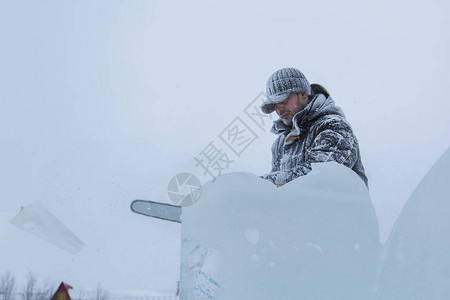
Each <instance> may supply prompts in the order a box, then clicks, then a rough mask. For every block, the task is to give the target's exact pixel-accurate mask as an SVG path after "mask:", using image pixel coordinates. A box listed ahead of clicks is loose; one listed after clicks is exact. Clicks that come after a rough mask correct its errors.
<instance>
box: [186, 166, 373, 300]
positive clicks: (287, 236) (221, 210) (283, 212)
mask: <svg viewBox="0 0 450 300" xmlns="http://www.w3.org/2000/svg"><path fill="white" fill-rule="evenodd" d="M182 220H183V222H182V249H181V270H180V273H181V282H180V290H181V297H180V299H367V297H365V296H366V295H367V294H369V293H370V292H369V291H370V290H371V289H373V284H374V282H375V274H376V262H377V252H378V247H379V240H378V223H377V220H376V217H375V212H374V208H373V205H372V203H371V200H370V197H369V194H368V191H367V188H366V186H365V185H364V183H363V182H362V181H361V179H360V178H359V177H358V176H357V175H356V174H355V173H354V172H353V171H352V170H350V169H348V168H346V167H344V166H342V165H339V164H337V163H323V164H315V165H313V171H312V172H311V173H310V174H309V175H307V176H303V177H300V178H297V179H296V180H294V181H292V182H290V183H288V184H286V185H284V186H282V187H280V188H276V187H275V186H274V185H273V184H272V183H270V182H268V181H265V180H263V179H261V178H260V177H258V176H256V175H253V174H249V173H232V174H228V175H223V176H221V177H219V178H218V179H217V180H216V182H215V183H213V182H209V183H207V184H206V185H205V186H204V187H203V194H202V197H201V199H200V200H199V202H198V203H197V204H195V205H194V206H192V207H185V208H183V216H182Z"/></svg>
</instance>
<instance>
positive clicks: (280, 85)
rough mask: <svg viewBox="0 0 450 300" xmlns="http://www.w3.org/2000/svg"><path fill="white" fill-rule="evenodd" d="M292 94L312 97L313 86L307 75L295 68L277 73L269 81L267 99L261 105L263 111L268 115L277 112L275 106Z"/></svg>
mask: <svg viewBox="0 0 450 300" xmlns="http://www.w3.org/2000/svg"><path fill="white" fill-rule="evenodd" d="M292 93H308V95H311V85H310V84H309V82H308V80H307V79H306V77H305V75H303V73H302V72H300V71H299V70H297V69H295V68H284V69H280V70H278V71H276V72H275V73H273V74H272V75H271V76H270V77H269V79H268V80H267V84H266V95H267V99H266V101H264V103H263V104H262V105H261V110H262V111H263V112H264V113H266V114H270V113H272V112H273V111H274V110H275V104H276V103H280V102H282V101H284V100H285V99H286V98H287V97H289V95H290V94H292Z"/></svg>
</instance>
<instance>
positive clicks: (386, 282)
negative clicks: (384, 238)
mask: <svg viewBox="0 0 450 300" xmlns="http://www.w3.org/2000/svg"><path fill="white" fill-rule="evenodd" d="M449 183H450V148H449V149H448V150H447V151H446V152H445V153H444V154H443V155H442V156H441V157H440V158H439V160H438V161H437V162H436V163H435V164H434V165H433V167H432V168H431V169H430V171H429V172H428V173H427V174H426V176H425V177H424V178H423V179H422V181H421V182H420V183H419V185H418V186H417V187H416V189H415V190H414V192H413V194H412V195H411V197H410V198H409V199H408V201H407V202H406V204H405V206H404V208H403V210H402V212H401V213H400V215H399V217H398V219H397V221H396V223H395V225H394V227H393V229H392V231H391V234H390V236H389V239H388V242H387V244H386V247H385V253H384V257H383V259H382V268H381V272H380V276H379V283H378V291H379V293H380V294H381V296H380V297H381V299H427V300H428V299H430V300H432V299H450V238H449V233H450V196H449V195H450V185H449Z"/></svg>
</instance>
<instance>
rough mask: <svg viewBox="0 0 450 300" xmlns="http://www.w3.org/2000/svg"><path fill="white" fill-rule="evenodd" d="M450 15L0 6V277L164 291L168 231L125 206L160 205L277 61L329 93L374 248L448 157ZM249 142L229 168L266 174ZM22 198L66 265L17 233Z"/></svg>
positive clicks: (365, 9) (198, 4) (257, 7)
mask: <svg viewBox="0 0 450 300" xmlns="http://www.w3.org/2000/svg"><path fill="white" fill-rule="evenodd" d="M449 9H450V4H449V3H448V2H447V1H445V0H431V1H406V0H402V1H387V0H381V1H371V2H361V1H352V0H344V1H331V0H328V1H326V0H323V1H295V2H294V1H277V2H268V1H245V2H244V3H243V2H241V1H227V2H224V1H188V2H187V1H186V2H182V1H177V2H174V1H76V2H69V1H1V2H0V36H1V40H0V105H1V106H0V166H1V167H0V182H1V200H0V214H1V216H2V217H1V222H2V223H3V225H2V226H1V227H0V272H3V270H6V269H10V270H11V271H12V272H13V273H15V274H16V275H17V276H19V277H21V276H23V277H24V276H25V275H24V274H26V272H27V271H28V270H30V271H32V272H34V273H35V274H36V275H38V276H39V277H43V278H44V277H45V278H50V279H52V280H56V281H58V280H65V281H67V282H69V283H70V284H72V285H74V286H79V287H83V288H86V289H90V288H95V287H96V284H97V282H101V283H102V284H103V285H104V286H105V287H107V288H116V289H135V290H136V289H150V290H175V286H176V280H177V279H178V272H179V269H178V268H179V267H178V264H179V257H178V255H179V249H178V247H179V232H180V231H179V225H176V224H167V223H165V222H161V221H158V220H150V219H146V218H143V217H140V216H135V215H132V214H131V213H129V207H128V206H129V203H130V202H131V200H133V199H136V198H144V199H152V200H158V201H165V202H166V201H168V198H167V195H166V189H167V183H168V182H169V180H170V179H171V177H172V176H174V175H175V174H177V173H180V172H184V171H191V170H192V169H193V168H194V167H195V162H194V160H193V158H194V156H196V155H197V154H199V153H200V152H201V151H202V150H203V149H204V148H205V147H206V146H207V145H208V144H209V143H210V142H211V141H213V140H216V139H217V136H218V134H220V133H221V132H222V131H223V130H224V129H225V128H226V127H227V125H229V123H230V122H231V121H233V120H234V119H235V118H236V117H237V116H241V115H242V114H243V110H244V108H245V107H246V106H247V105H248V104H249V103H251V102H252V101H253V100H254V99H255V97H257V96H258V95H259V93H260V92H262V91H264V89H265V82H266V80H267V78H268V76H270V74H271V73H272V72H274V71H275V70H277V69H279V68H282V67H288V66H289V67H296V68H299V69H300V70H302V71H303V72H304V73H305V75H306V76H307V77H308V79H309V80H310V81H311V82H318V83H321V84H322V85H324V86H325V87H326V88H327V89H328V90H329V92H330V93H331V95H332V96H333V98H334V99H335V101H336V103H337V104H338V105H339V106H341V107H342V109H343V110H344V112H345V114H346V116H347V119H348V120H349V121H350V123H351V124H352V126H353V129H354V131H355V133H356V135H357V137H358V139H359V142H360V147H361V154H362V158H363V163H364V165H365V168H366V172H367V175H368V177H369V181H370V188H371V195H372V200H373V203H374V206H375V208H376V211H377V215H378V218H379V222H380V237H381V240H382V241H384V240H385V239H386V238H387V236H388V234H389V231H390V229H391V226H392V224H393V222H394V221H395V219H396V218H397V216H398V213H399V212H400V210H401V208H402V206H403V204H404V203H405V201H406V200H407V198H408V197H409V195H410V194H411V193H412V191H413V189H414V187H415V186H416V185H417V184H418V182H419V181H420V179H421V178H422V177H423V176H424V175H425V173H426V172H427V171H428V170H429V168H430V167H431V166H432V164H433V163H434V162H435V161H436V160H437V159H438V157H439V156H440V155H441V154H442V153H443V152H444V151H445V150H446V149H447V148H448V147H449V146H450V134H449V133H448V131H449V129H450V116H449V113H450V101H449V99H448V97H447V89H448V83H449V79H450V72H449V71H448V69H449V66H450V64H449V56H448V53H450V49H449V48H450V47H449V46H450V40H449V38H450V34H449V30H448V28H450V26H449V25H450V24H449V22H450V20H449V18H448V16H449V13H450V11H449ZM258 136H259V138H258V139H257V140H256V141H255V142H254V143H253V144H252V145H251V146H250V147H249V148H247V149H246V150H245V152H244V153H243V154H242V155H241V156H240V157H239V158H238V159H236V161H235V163H234V164H233V165H232V166H231V167H230V170H229V171H250V172H253V173H256V174H263V173H265V172H267V171H268V170H269V169H270V159H271V155H270V146H271V143H272V141H273V140H274V139H275V136H274V135H273V134H271V133H269V132H259V133H258ZM34 200H40V201H41V202H42V203H43V204H44V205H45V206H46V207H47V208H48V209H49V210H50V211H52V212H53V213H54V214H55V215H57V216H58V217H59V218H61V219H62V221H63V222H65V224H67V225H68V226H69V227H70V228H71V229H72V230H73V231H74V232H75V233H76V234H77V235H78V236H79V237H80V238H81V239H82V240H83V241H84V242H85V243H86V244H87V245H88V246H89V245H91V247H90V248H89V247H87V249H88V250H86V251H85V252H84V253H83V252H81V254H79V255H77V256H73V255H70V254H67V253H62V252H61V250H59V249H57V248H55V249H54V247H53V246H51V245H49V244H46V243H44V242H41V241H39V240H38V239H36V238H35V237H33V236H31V235H29V234H27V233H26V232H21V231H19V230H18V229H17V228H15V227H12V226H11V225H10V224H9V220H10V219H11V218H12V217H13V216H14V215H15V214H17V212H18V211H19V208H20V206H23V205H28V204H29V203H31V202H32V201H34ZM99 241H100V242H99ZM96 243H97V244H96ZM92 245H96V246H92ZM97 245H98V246H97ZM52 247H53V248H52ZM83 251H84V250H83ZM90 251H91V252H90ZM96 255H98V256H96ZM136 258H138V259H137V260H138V262H136ZM54 262H56V264H55V265H57V266H55V265H53V266H52V267H51V268H49V267H48V266H49V265H50V264H53V263H54ZM87 262H89V264H91V265H94V266H95V268H96V269H95V270H92V268H90V269H87V265H88V264H87ZM114 266H115V267H114ZM114 268H116V269H114ZM63 270H64V271H63ZM117 273H121V274H122V277H117V276H115V275H112V274H117ZM86 274H90V275H89V276H87V275H86ZM133 275H134V276H133ZM119 285H121V286H120V287H119Z"/></svg>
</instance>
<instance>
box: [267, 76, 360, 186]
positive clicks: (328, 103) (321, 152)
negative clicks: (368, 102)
mask: <svg viewBox="0 0 450 300" xmlns="http://www.w3.org/2000/svg"><path fill="white" fill-rule="evenodd" d="M266 94H267V100H266V101H264V103H263V105H262V106H261V109H262V111H263V112H264V113H266V114H270V113H272V112H273V111H276V113H277V114H278V116H279V117H280V118H279V119H278V120H276V121H274V124H273V127H272V129H271V131H272V132H273V133H275V134H277V135H278V138H277V139H276V140H275V142H274V143H273V146H272V170H271V172H270V173H268V174H265V175H263V176H262V178H264V179H267V180H270V181H271V182H273V183H274V184H276V185H278V186H281V185H283V184H285V183H287V182H289V181H291V180H293V179H295V178H297V177H299V176H303V175H306V174H308V173H309V172H310V171H311V163H320V162H328V161H335V162H338V163H340V164H343V165H345V166H347V167H349V168H350V169H352V170H353V171H355V172H356V174H358V176H359V177H360V178H361V179H362V180H363V181H364V183H365V184H366V186H368V180H367V177H366V175H365V173H364V167H363V164H362V162H361V156H360V154H359V146H358V140H357V139H356V137H355V135H354V134H353V131H352V128H351V126H350V124H349V123H348V122H347V120H346V119H345V116H344V113H343V112H342V110H341V109H340V108H339V107H337V106H335V104H334V100H333V99H332V98H331V97H330V95H329V94H328V91H327V90H326V89H325V88H323V87H322V86H320V85H318V84H313V85H310V84H309V82H308V80H307V79H306V77H305V75H303V73H302V72H300V71H299V70H297V69H294V68H284V69H280V70H278V71H276V72H275V73H273V74H272V75H271V76H270V77H269V79H268V80H267V85H266Z"/></svg>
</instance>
